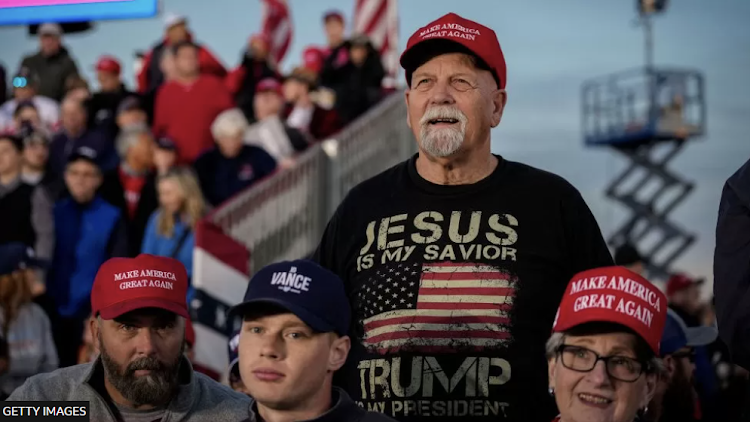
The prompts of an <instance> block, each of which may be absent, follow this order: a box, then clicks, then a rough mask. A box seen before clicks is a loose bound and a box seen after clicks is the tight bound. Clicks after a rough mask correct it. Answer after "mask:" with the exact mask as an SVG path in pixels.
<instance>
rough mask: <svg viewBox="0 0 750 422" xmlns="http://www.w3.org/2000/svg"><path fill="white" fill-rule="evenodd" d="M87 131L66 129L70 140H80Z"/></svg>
mask: <svg viewBox="0 0 750 422" xmlns="http://www.w3.org/2000/svg"><path fill="white" fill-rule="evenodd" d="M85 131H86V129H85V128H82V127H81V128H74V129H65V133H66V134H67V135H68V137H69V138H79V137H81V136H82V135H83V133H84V132H85Z"/></svg>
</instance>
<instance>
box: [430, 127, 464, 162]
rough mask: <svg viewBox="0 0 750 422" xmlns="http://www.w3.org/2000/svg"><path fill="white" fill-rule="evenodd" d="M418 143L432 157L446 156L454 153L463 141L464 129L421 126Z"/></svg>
mask: <svg viewBox="0 0 750 422" xmlns="http://www.w3.org/2000/svg"><path fill="white" fill-rule="evenodd" d="M421 138H422V140H421V142H420V145H421V146H422V149H423V150H425V152H427V153H428V154H430V155H432V156H433V157H448V156H450V155H453V154H455V153H456V152H457V151H458V150H459V149H460V148H461V145H463V143H464V131H463V130H456V129H454V128H440V129H437V128H430V127H426V126H422V132H421Z"/></svg>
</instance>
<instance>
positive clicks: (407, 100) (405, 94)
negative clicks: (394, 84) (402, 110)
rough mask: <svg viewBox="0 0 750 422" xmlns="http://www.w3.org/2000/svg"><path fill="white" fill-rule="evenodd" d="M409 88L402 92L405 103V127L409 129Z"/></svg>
mask: <svg viewBox="0 0 750 422" xmlns="http://www.w3.org/2000/svg"><path fill="white" fill-rule="evenodd" d="M409 91H410V89H409V88H406V91H405V92H404V102H405V103H406V125H407V126H409V129H411V116H410V115H409Z"/></svg>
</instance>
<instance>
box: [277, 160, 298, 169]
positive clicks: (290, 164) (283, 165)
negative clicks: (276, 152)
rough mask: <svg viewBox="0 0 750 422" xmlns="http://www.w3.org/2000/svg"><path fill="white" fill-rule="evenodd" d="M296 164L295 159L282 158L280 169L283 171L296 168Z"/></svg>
mask: <svg viewBox="0 0 750 422" xmlns="http://www.w3.org/2000/svg"><path fill="white" fill-rule="evenodd" d="M295 164H296V161H295V160H294V158H289V157H287V158H282V159H281V160H279V168H280V169H281V170H286V169H288V168H292V167H294V165H295Z"/></svg>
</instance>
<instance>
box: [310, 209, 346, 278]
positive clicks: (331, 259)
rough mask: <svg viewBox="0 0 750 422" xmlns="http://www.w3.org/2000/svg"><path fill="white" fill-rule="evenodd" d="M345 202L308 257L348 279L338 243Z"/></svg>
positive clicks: (337, 210)
mask: <svg viewBox="0 0 750 422" xmlns="http://www.w3.org/2000/svg"><path fill="white" fill-rule="evenodd" d="M345 203H346V201H344V202H342V203H341V204H340V205H339V206H338V208H337V209H336V212H335V213H334V214H333V216H332V217H331V219H330V220H329V221H328V224H327V225H326V228H325V231H324V232H323V237H322V238H321V240H320V243H319V244H318V247H317V248H316V249H315V251H314V252H313V253H312V255H310V256H309V257H308V258H309V259H311V260H312V261H315V262H317V263H318V264H319V265H320V266H321V267H323V268H327V269H328V270H330V271H332V272H334V273H335V274H337V275H338V276H339V277H341V278H342V279H343V280H344V281H346V279H345V277H344V276H345V274H344V268H343V265H342V263H341V259H340V258H341V257H339V256H338V252H337V249H336V245H337V243H339V242H338V237H339V233H340V225H341V221H342V214H343V213H344V211H343V208H344V206H345Z"/></svg>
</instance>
